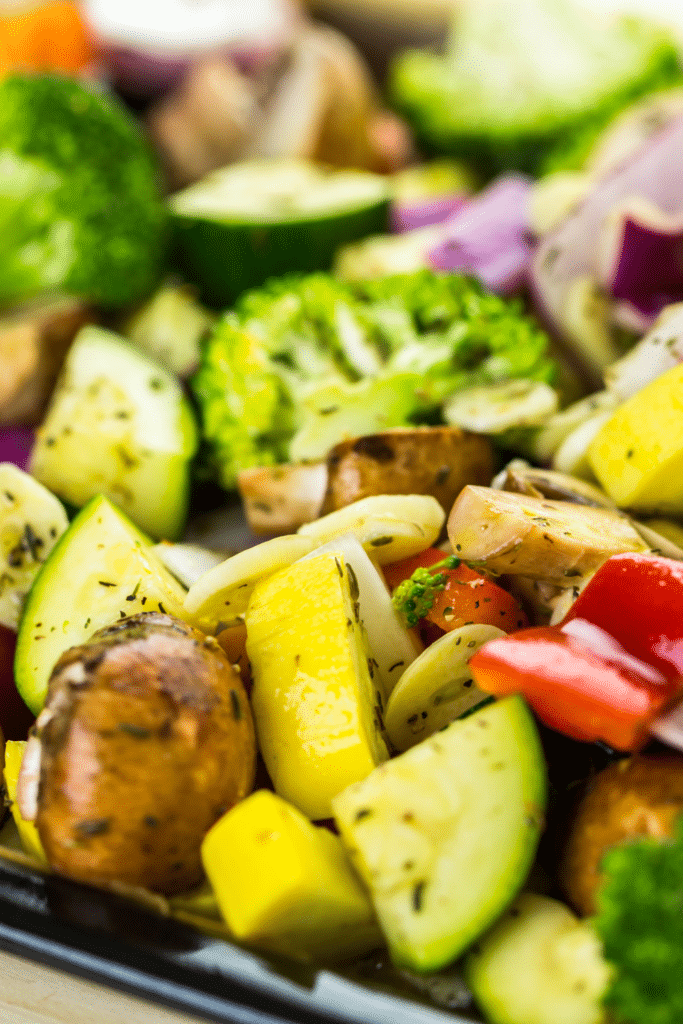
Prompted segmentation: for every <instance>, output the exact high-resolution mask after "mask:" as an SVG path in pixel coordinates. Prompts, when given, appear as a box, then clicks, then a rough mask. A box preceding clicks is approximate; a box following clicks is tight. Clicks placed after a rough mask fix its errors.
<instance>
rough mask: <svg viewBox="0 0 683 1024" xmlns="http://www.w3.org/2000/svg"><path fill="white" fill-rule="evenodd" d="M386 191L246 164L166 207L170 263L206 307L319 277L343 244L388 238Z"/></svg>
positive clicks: (294, 168)
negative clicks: (271, 283)
mask: <svg viewBox="0 0 683 1024" xmlns="http://www.w3.org/2000/svg"><path fill="white" fill-rule="evenodd" d="M389 202H390V185H389V183H388V181H387V179H386V178H385V177H383V176H382V175H380V174H373V173H371V172H369V171H359V170H336V169H330V168H326V167H323V166H320V165H318V164H315V163H312V162H309V161H305V160H291V159H272V160H250V161H245V162H243V163H237V164H231V165H230V166H229V167H226V168H223V169H221V170H220V171H216V172H214V173H212V174H210V175H208V176H207V177H206V178H203V179H202V180H201V181H199V182H197V183H196V184H194V185H191V186H190V187H189V188H187V189H184V190H183V191H182V192H178V193H177V194H176V195H175V196H172V197H171V199H170V209H171V216H172V221H173V224H174V231H175V249H176V258H177V260H178V263H179V265H180V267H181V269H182V272H183V274H184V276H185V277H186V278H187V279H188V280H190V281H192V282H194V283H195V284H197V285H198V287H199V289H200V291H201V295H202V298H203V300H204V301H205V302H207V303H209V305H212V306H214V307H217V308H220V307H224V306H228V305H230V304H231V303H232V302H233V301H234V299H235V298H237V296H238V295H239V294H240V293H241V292H243V291H245V290H246V289H247V288H253V287H255V286H257V285H260V284H263V282H264V281H266V280H267V279H268V278H269V277H276V276H279V275H281V274H285V273H290V272H293V271H301V272H306V271H313V270H327V269H329V267H330V266H331V264H332V260H333V258H334V255H335V253H336V251H337V249H338V248H339V247H340V246H341V245H344V244H346V243H347V242H352V241H355V240H356V239H359V238H364V237H365V236H366V235H370V234H375V233H379V232H383V231H387V230H388V217H389Z"/></svg>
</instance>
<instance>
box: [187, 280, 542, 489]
mask: <svg viewBox="0 0 683 1024" xmlns="http://www.w3.org/2000/svg"><path fill="white" fill-rule="evenodd" d="M547 344H548V340H547V337H546V336H545V334H544V333H543V331H541V330H540V329H539V328H538V326H537V325H536V324H535V323H534V322H533V320H531V319H530V318H528V317H527V316H526V315H525V314H524V312H523V310H522V306H521V304H519V303H516V302H505V301H504V300H502V299H500V298H498V297H497V296H494V295H489V294H486V293H485V291H484V290H483V289H482V288H481V286H480V285H478V284H477V283H476V282H474V281H471V280H468V279H467V278H464V277H459V276H457V275H440V274H435V273H432V272H431V271H426V270H425V271H421V272H418V273H415V274H407V275H397V276H392V277H386V278H380V279H377V280H374V281H362V282H355V283H349V284H344V283H342V282H339V281H335V280H334V279H333V278H332V277H330V276H328V275H326V274H311V275H307V276H303V277H300V276H299V277H297V276H293V277H288V278H285V279H282V280H278V281H272V282H270V283H269V284H268V285H266V286H265V287H264V288H262V289H258V290H255V291H252V292H249V293H247V294H245V295H244V296H243V297H242V299H241V300H240V301H239V302H238V304H237V307H236V309H235V311H234V312H233V313H231V314H229V315H228V316H226V317H224V318H223V320H222V321H221V322H220V323H219V325H218V327H217V329H216V331H215V333H214V334H213V336H212V338H211V339H210V340H209V341H208V343H207V344H206V346H205V347H204V351H203V357H202V365H201V366H200V369H199V371H198V373H197V374H196V375H195V376H194V378H193V379H192V387H193V390H194V393H195V396H196V398H197V401H198V403H199V406H200V410H201V418H202V429H203V436H204V442H205V449H206V456H207V460H208V462H209V465H210V468H211V470H212V472H213V473H214V474H215V475H217V477H218V479H219V480H220V482H221V484H222V485H223V486H224V487H226V488H232V487H234V485H235V480H236V477H237V474H238V472H239V471H240V470H242V469H247V468H250V467H252V466H255V465H272V464H274V463H280V462H287V461H299V460H305V461H311V460H313V461H318V460H321V459H324V458H325V457H326V456H327V454H328V452H329V450H330V449H331V448H332V447H333V446H334V445H335V444H337V443H339V442H341V441H343V440H345V439H346V438H349V437H359V436H361V435H364V434H374V433H378V432H383V431H385V430H387V429H388V428H393V427H397V426H406V425H409V424H411V423H434V422H437V421H438V419H439V416H440V409H441V406H442V403H443V402H444V400H445V399H446V397H447V396H449V395H450V394H451V393H453V392H454V391H457V390H458V389H460V388H463V387H466V386H468V385H471V384H476V383H487V382H493V381H501V380H506V379H510V378H515V377H524V378H526V379H540V380H547V379H548V378H551V377H552V375H553V373H554V364H553V363H552V361H551V360H550V359H549V358H548V357H547V354H546V349H547Z"/></svg>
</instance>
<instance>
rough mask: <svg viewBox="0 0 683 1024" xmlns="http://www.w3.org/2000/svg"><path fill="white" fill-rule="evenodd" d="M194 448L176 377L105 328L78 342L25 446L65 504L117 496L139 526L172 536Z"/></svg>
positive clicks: (88, 330)
mask: <svg viewBox="0 0 683 1024" xmlns="http://www.w3.org/2000/svg"><path fill="white" fill-rule="evenodd" d="M196 447H197V428H196V424H195V421H194V416H193V413H192V412H191V409H190V405H189V403H188V401H187V399H186V398H185V396H184V395H183V391H182V388H181V386H180V384H179V383H178V381H177V380H176V378H175V377H174V375H173V374H172V373H170V372H169V371H168V370H166V369H164V367H162V366H161V365H159V364H158V363H156V362H155V361H154V360H153V359H150V358H149V357H148V356H146V355H145V354H144V353H142V352H140V351H138V350H137V349H136V348H135V347H134V345H132V344H131V343H130V342H129V341H127V340H126V339H124V338H121V337H119V336H118V335H117V334H114V333H113V332H111V331H105V330H104V329H102V328H101V327H91V326H89V327H84V328H83V330H81V331H80V332H79V334H78V335H77V337H76V340H75V341H74V343H73V345H72V347H71V349H70V350H69V354H68V356H67V358H66V362H65V364H64V370H63V372H62V376H61V378H60V380H59V382H58V384H57V387H56V389H55V391H54V394H53V397H52V402H51V404H50V407H49V409H48V411H47V415H46V417H45V420H44V422H43V423H42V425H41V427H40V428H39V430H38V432H37V436H36V443H35V445H34V447H33V451H32V453H31V462H30V466H29V469H30V472H31V473H32V474H33V475H34V476H35V477H36V478H37V479H38V480H40V482H41V483H43V484H45V486H46V487H49V488H50V490H52V491H54V493H55V494H57V495H59V497H60V498H62V499H63V500H64V501H67V502H69V503H70V504H71V505H75V506H76V507H77V508H81V507H83V506H84V505H85V504H86V503H87V502H88V501H89V500H90V499H91V498H93V497H94V496H95V495H96V494H106V495H108V497H109V498H111V500H112V501H115V502H116V504H117V505H119V506H120V507H121V508H122V509H123V511H124V512H125V513H126V515H128V516H129V517H130V518H131V519H132V520H133V522H135V523H136V524H137V526H139V528H140V529H141V530H144V531H145V532H146V533H149V534H151V535H152V536H153V537H158V538H163V539H165V540H177V539H178V537H179V536H180V533H181V532H182V529H183V526H184V524H185V519H186V515H187V507H188V501H189V488H190V479H189V465H190V459H191V458H192V456H193V455H194V452H195V450H196Z"/></svg>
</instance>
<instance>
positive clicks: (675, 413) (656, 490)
mask: <svg viewBox="0 0 683 1024" xmlns="http://www.w3.org/2000/svg"><path fill="white" fill-rule="evenodd" d="M588 459H589V462H590V465H591V467H592V469H593V472H594V473H595V475H596V476H597V478H598V480H599V481H600V483H601V484H602V486H603V487H604V489H605V490H606V491H607V493H608V494H609V496H610V497H611V498H612V499H613V500H614V501H615V502H616V503H617V505H619V507H620V508H630V509H635V510H637V511H642V512H659V513H663V514H667V513H668V514H671V515H680V514H681V513H683V363H682V364H679V365H678V366H674V367H673V368H672V369H670V370H667V371H666V373H663V374H661V376H659V377H657V378H656V380H653V381H652V383H651V384H648V385H647V387H644V388H642V390H641V391H638V392H637V393H636V394H635V395H633V397H632V398H629V399H628V400H627V401H626V402H624V403H623V405H621V406H619V408H618V409H617V410H616V412H615V413H614V415H613V416H612V417H611V418H610V419H609V420H608V421H607V423H605V425H604V426H603V428H602V429H601V430H600V431H599V433H598V434H597V435H596V436H595V437H594V438H593V441H592V442H591V445H590V447H589V449H588Z"/></svg>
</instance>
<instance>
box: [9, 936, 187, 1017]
mask: <svg viewBox="0 0 683 1024" xmlns="http://www.w3.org/2000/svg"><path fill="white" fill-rule="evenodd" d="M122 1022H125V1024H206V1021H203V1022H200V1021H199V1020H198V1018H196V1017H188V1016H186V1015H185V1014H183V1013H178V1012H176V1011H175V1010H167V1009H165V1008H164V1007H162V1006H153V1005H151V1004H149V1003H146V1002H144V1001H142V1000H140V999H137V998H133V997H132V996H126V995H122V994H121V993H119V992H113V991H112V990H111V989H107V988H102V987H100V986H99V985H93V984H91V983H90V982H87V981H81V979H80V978H76V977H73V976H71V975H68V974H62V973H60V972H59V971H55V970H53V969H52V968H49V967H41V966H40V965H38V964H34V963H33V962H32V961H30V960H23V959H21V958H19V957H14V956H9V955H8V954H7V953H3V952H2V951H0V1024H122Z"/></svg>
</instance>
